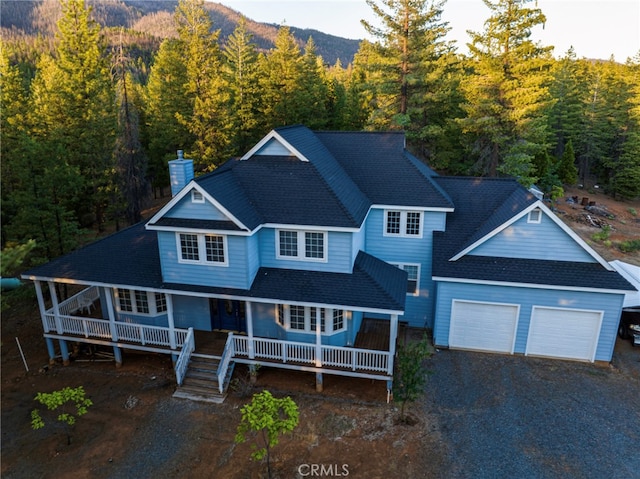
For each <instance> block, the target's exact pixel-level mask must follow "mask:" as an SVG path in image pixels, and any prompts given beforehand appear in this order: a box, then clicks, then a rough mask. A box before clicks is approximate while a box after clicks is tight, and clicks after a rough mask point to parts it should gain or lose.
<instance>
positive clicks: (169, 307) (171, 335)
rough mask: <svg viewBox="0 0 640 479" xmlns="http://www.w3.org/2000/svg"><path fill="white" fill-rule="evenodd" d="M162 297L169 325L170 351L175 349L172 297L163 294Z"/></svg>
mask: <svg viewBox="0 0 640 479" xmlns="http://www.w3.org/2000/svg"><path fill="white" fill-rule="evenodd" d="M156 294H158V293H156ZM162 294H164V293H162ZM164 297H165V300H166V303H167V323H168V325H169V346H170V347H171V349H176V324H175V321H174V320H173V295H171V294H165V295H164Z"/></svg>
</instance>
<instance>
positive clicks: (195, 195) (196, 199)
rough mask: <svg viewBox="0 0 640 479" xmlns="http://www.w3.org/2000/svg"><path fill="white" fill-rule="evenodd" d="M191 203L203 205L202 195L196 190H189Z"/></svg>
mask: <svg viewBox="0 0 640 479" xmlns="http://www.w3.org/2000/svg"><path fill="white" fill-rule="evenodd" d="M191 203H204V195H203V194H202V193H201V192H199V191H198V190H195V189H193V190H191Z"/></svg>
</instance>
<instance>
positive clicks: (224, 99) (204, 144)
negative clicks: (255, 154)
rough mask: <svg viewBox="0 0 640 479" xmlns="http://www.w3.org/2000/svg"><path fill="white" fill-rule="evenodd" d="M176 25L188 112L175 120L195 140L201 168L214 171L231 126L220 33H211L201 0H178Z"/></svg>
mask: <svg viewBox="0 0 640 479" xmlns="http://www.w3.org/2000/svg"><path fill="white" fill-rule="evenodd" d="M175 23H176V27H177V30H178V38H179V41H180V46H181V50H182V56H183V61H184V65H185V68H186V82H185V87H186V92H187V95H188V97H189V99H190V101H191V105H192V109H191V111H189V112H184V113H178V114H177V116H178V120H179V121H180V122H181V123H182V124H183V125H184V126H185V127H186V128H187V129H188V130H189V131H190V132H191V134H192V135H193V136H194V137H195V143H194V145H193V153H194V154H195V156H196V160H197V161H198V162H199V163H200V167H201V168H204V169H212V168H215V166H216V165H217V164H219V163H220V162H222V160H225V159H226V155H227V153H228V145H229V130H230V128H231V123H230V122H229V120H228V116H227V112H228V106H229V101H230V98H229V93H228V85H227V84H226V82H225V81H224V78H223V76H222V72H221V66H222V58H221V52H220V47H219V45H218V36H219V34H220V32H219V31H216V32H212V31H211V30H212V23H211V18H210V17H209V13H208V12H207V10H206V9H205V8H204V0H180V1H179V3H178V7H177V8H176V12H175Z"/></svg>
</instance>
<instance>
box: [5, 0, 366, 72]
mask: <svg viewBox="0 0 640 479" xmlns="http://www.w3.org/2000/svg"><path fill="white" fill-rule="evenodd" d="M87 5H90V6H92V7H93V15H94V18H95V19H96V21H98V23H100V25H101V26H103V27H106V28H114V27H125V28H127V29H130V30H134V31H137V32H141V33H145V34H147V35H151V36H153V37H156V38H158V39H159V40H163V39H165V38H170V37H175V36H176V35H177V34H176V32H175V27H174V26H173V24H172V18H173V13H174V11H175V8H176V6H177V5H178V2H177V1H176V0H168V1H167V0H87ZM205 8H206V9H207V11H208V12H209V15H210V17H211V20H212V22H213V28H214V30H220V40H221V41H224V39H226V38H227V37H228V36H229V35H231V33H233V30H234V29H235V27H236V25H237V23H238V21H239V19H240V18H241V17H243V16H244V15H243V14H242V13H241V12H238V11H236V10H233V9H232V8H230V7H227V6H225V5H222V4H221V3H214V2H206V3H205ZM0 10H1V12H0V27H2V30H3V35H2V36H3V37H4V36H5V34H7V33H13V34H24V35H37V34H41V35H43V36H53V35H54V34H55V31H56V23H57V19H58V18H59V16H60V11H61V9H60V4H59V2H58V1H57V0H29V1H24V0H2V2H0ZM245 18H246V19H247V30H248V31H249V32H250V33H251V34H252V35H253V41H254V43H255V44H256V46H257V47H258V49H259V50H260V51H268V50H269V49H271V48H273V46H274V41H275V38H276V35H277V33H278V29H279V28H280V25H276V24H271V23H261V22H256V21H254V20H251V19H250V18H248V17H246V16H245ZM288 27H289V28H290V30H291V32H292V34H293V36H294V38H295V39H296V41H297V42H298V45H299V46H300V47H301V48H302V47H303V46H304V44H305V43H306V42H307V40H308V39H309V37H312V38H313V41H314V43H315V46H316V52H317V54H318V55H320V56H322V58H323V61H324V62H325V63H326V64H330V65H331V64H334V63H335V62H336V60H337V59H340V62H341V63H342V64H343V65H347V64H349V63H351V62H352V61H353V57H354V55H355V53H356V52H357V51H358V48H359V45H360V40H351V39H347V38H342V37H338V36H335V35H330V34H327V33H324V32H321V31H319V30H314V29H305V28H297V27H295V26H288Z"/></svg>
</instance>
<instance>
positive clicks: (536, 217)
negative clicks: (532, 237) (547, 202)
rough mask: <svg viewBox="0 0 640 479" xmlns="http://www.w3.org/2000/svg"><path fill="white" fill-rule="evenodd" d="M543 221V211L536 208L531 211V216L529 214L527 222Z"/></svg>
mask: <svg viewBox="0 0 640 479" xmlns="http://www.w3.org/2000/svg"><path fill="white" fill-rule="evenodd" d="M541 221H542V211H541V210H539V209H538V208H536V209H535V210H531V211H529V216H527V223H540V222H541Z"/></svg>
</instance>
